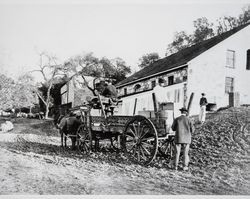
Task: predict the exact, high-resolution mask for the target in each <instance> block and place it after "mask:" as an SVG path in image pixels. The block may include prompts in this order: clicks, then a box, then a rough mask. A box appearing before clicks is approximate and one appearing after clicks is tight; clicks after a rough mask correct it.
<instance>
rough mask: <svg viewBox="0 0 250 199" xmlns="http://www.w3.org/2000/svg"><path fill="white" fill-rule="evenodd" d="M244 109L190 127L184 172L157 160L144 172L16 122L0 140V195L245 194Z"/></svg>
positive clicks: (48, 127) (248, 139) (248, 178)
mask: <svg viewBox="0 0 250 199" xmlns="http://www.w3.org/2000/svg"><path fill="white" fill-rule="evenodd" d="M249 120H250V109H246V108H244V109H229V110H225V111H223V112H219V113H215V114H211V115H209V116H208V120H207V122H206V123H205V124H204V125H202V126H200V125H196V131H195V133H194V134H193V143H192V146H191V150H190V157H191V163H190V171H189V172H183V171H173V170H170V169H169V168H168V165H169V160H167V159H164V158H162V157H160V156H159V157H157V158H156V160H155V161H154V163H153V164H152V165H151V166H150V167H144V166H141V165H136V164H131V163H130V162H128V160H126V158H125V157H124V156H123V154H121V153H116V152H114V151H112V150H109V148H106V151H107V152H104V151H102V152H97V153H91V154H89V155H83V154H81V153H78V152H76V151H71V150H70V149H62V148H61V147H60V138H59V135H58V132H57V131H56V129H55V128H54V127H53V125H52V122H50V121H47V122H42V121H39V120H27V119H19V120H16V121H15V122H14V126H15V128H14V130H13V131H11V132H8V133H1V136H0V157H1V159H0V179H1V182H0V194H250V172H249V170H250V169H249V163H250V156H249V155H250V148H249V146H250V125H249V123H250V121H249Z"/></svg>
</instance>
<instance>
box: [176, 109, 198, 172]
mask: <svg viewBox="0 0 250 199" xmlns="http://www.w3.org/2000/svg"><path fill="white" fill-rule="evenodd" d="M180 111H181V115H180V116H179V117H177V118H175V120H174V122H173V124H172V130H173V131H175V132H176V133H175V165H174V169H175V170H177V169H178V164H179V157H180V152H181V146H183V147H184V167H183V170H184V171H187V170H188V163H189V156H188V152H189V146H190V143H191V134H192V133H193V132H194V126H193V122H192V121H191V120H190V118H188V117H187V114H188V110H187V109H186V108H181V109H180Z"/></svg>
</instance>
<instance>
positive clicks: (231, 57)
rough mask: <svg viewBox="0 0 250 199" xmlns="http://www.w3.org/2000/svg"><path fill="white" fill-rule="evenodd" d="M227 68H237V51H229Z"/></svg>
mask: <svg viewBox="0 0 250 199" xmlns="http://www.w3.org/2000/svg"><path fill="white" fill-rule="evenodd" d="M226 66H227V67H229V68H234V67H235V51H233V50H227V64H226Z"/></svg>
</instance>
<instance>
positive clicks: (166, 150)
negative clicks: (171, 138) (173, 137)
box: [164, 143, 170, 154]
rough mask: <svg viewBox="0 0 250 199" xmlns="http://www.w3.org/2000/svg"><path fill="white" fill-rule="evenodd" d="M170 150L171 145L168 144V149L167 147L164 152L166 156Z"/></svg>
mask: <svg viewBox="0 0 250 199" xmlns="http://www.w3.org/2000/svg"><path fill="white" fill-rule="evenodd" d="M169 148H170V145H169V143H167V147H166V149H165V150H164V153H165V154H167V152H168V149H169Z"/></svg>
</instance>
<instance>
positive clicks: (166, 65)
mask: <svg viewBox="0 0 250 199" xmlns="http://www.w3.org/2000/svg"><path fill="white" fill-rule="evenodd" d="M249 24H250V23H247V24H244V25H242V26H238V27H236V28H234V29H232V30H230V31H227V32H225V33H222V34H220V35H217V36H215V37H212V38H210V39H208V40H205V41H202V42H200V43H197V44H195V45H193V46H190V47H188V48H185V49H182V50H180V51H179V52H177V53H174V54H172V55H170V56H168V57H165V58H163V59H160V60H158V61H156V62H154V63H153V64H152V65H150V66H147V67H145V68H143V69H142V70H140V71H138V72H136V73H134V74H133V75H131V76H130V77H128V78H126V79H125V80H123V81H121V82H119V83H118V84H117V85H116V86H117V87H118V88H119V87H121V86H123V85H126V84H130V83H135V82H136V81H140V80H141V79H142V78H147V77H149V76H154V75H157V74H159V73H161V72H162V73H164V71H168V70H172V69H175V68H177V67H179V66H182V65H183V66H184V65H185V64H187V63H188V62H189V61H190V60H192V59H194V58H195V57H197V56H198V55H200V54H201V53H203V52H205V51H207V50H208V49H210V48H212V47H213V46H215V45H217V44H218V43H220V42H222V41H223V40H225V39H227V38H228V37H230V36H231V35H233V34H235V33H236V32H238V31H240V30H241V29H243V28H245V27H246V26H248V25H249Z"/></svg>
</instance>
